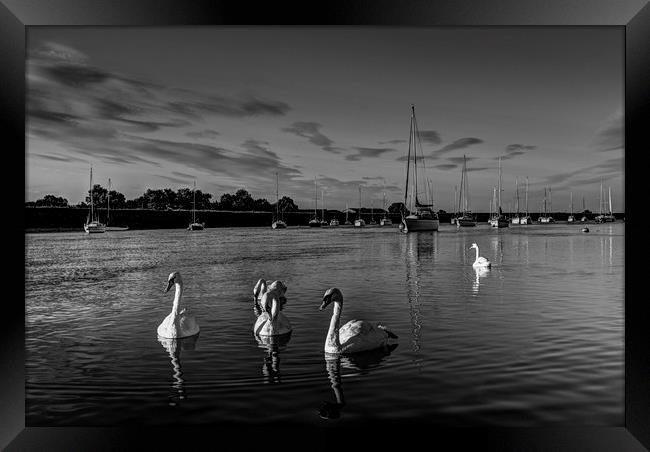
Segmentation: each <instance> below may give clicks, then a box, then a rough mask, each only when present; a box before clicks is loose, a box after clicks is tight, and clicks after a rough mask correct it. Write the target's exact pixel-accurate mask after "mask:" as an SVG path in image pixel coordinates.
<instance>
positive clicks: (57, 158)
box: [29, 153, 88, 163]
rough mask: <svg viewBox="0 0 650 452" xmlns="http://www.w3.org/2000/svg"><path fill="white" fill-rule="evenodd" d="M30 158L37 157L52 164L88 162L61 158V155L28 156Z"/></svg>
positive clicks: (68, 157) (67, 157)
mask: <svg viewBox="0 0 650 452" xmlns="http://www.w3.org/2000/svg"><path fill="white" fill-rule="evenodd" d="M29 156H30V157H37V158H41V159H45V160H52V161H54V162H66V163H70V162H84V163H88V160H84V159H80V158H76V157H70V156H63V155H55V154H47V155H45V154H32V153H30V154H29Z"/></svg>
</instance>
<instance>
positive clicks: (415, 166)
mask: <svg viewBox="0 0 650 452" xmlns="http://www.w3.org/2000/svg"><path fill="white" fill-rule="evenodd" d="M411 110H412V113H411V120H412V121H413V127H412V133H413V194H415V200H413V194H411V206H413V205H415V207H416V208H417V203H418V145H417V143H416V130H415V128H416V127H417V125H416V123H415V105H413V104H411Z"/></svg>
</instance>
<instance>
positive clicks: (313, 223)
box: [309, 220, 320, 228]
mask: <svg viewBox="0 0 650 452" xmlns="http://www.w3.org/2000/svg"><path fill="white" fill-rule="evenodd" d="M309 227H310V228H320V221H318V220H311V221H310V222H309Z"/></svg>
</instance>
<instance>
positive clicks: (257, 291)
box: [253, 278, 266, 300]
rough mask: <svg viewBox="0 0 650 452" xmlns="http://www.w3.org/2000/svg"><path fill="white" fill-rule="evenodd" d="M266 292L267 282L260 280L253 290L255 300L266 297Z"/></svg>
mask: <svg viewBox="0 0 650 452" xmlns="http://www.w3.org/2000/svg"><path fill="white" fill-rule="evenodd" d="M264 292H266V280H264V279H263V278H260V280H259V281H257V284H255V288H254V289H253V299H255V300H258V299H259V298H260V296H261V295H264Z"/></svg>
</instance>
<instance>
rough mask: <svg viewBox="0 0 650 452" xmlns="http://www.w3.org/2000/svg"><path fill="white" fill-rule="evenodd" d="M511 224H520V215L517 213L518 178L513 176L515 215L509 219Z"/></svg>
mask: <svg viewBox="0 0 650 452" xmlns="http://www.w3.org/2000/svg"><path fill="white" fill-rule="evenodd" d="M510 222H511V223H512V224H521V215H520V214H519V179H518V178H516V177H515V216H514V217H512V219H511V220H510Z"/></svg>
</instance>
